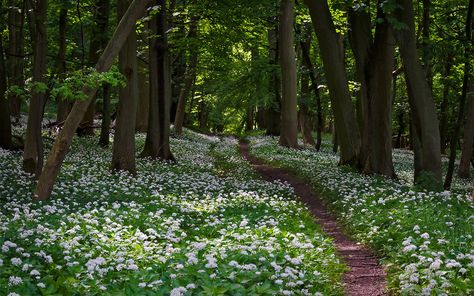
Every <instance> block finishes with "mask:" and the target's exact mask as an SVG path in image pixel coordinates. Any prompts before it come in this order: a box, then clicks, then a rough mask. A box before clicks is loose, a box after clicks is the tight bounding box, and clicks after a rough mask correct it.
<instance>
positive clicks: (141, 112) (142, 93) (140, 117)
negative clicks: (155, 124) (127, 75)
mask: <svg viewBox="0 0 474 296" xmlns="http://www.w3.org/2000/svg"><path fill="white" fill-rule="evenodd" d="M137 64H138V102H137V104H138V105H137V116H136V123H135V130H136V131H137V132H144V133H146V131H147V130H148V113H149V112H150V111H149V108H150V79H149V77H148V65H147V64H145V63H143V62H142V61H141V60H140V59H138V61H137Z"/></svg>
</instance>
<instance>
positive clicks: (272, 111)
mask: <svg viewBox="0 0 474 296" xmlns="http://www.w3.org/2000/svg"><path fill="white" fill-rule="evenodd" d="M276 19H277V20H278V18H276ZM277 36H278V25H277V24H274V27H273V28H270V29H269V30H268V43H269V61H270V65H271V66H273V67H274V69H272V73H271V79H270V84H269V92H270V94H271V95H270V102H269V103H268V104H267V106H266V108H265V111H264V113H265V116H264V117H265V126H266V129H267V131H266V134H267V135H271V136H279V135H280V123H281V122H280V109H281V80H280V75H279V71H278V70H277V69H276V66H277V65H278V60H279V55H280V54H279V44H278V37H277Z"/></svg>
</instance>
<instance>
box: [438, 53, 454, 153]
mask: <svg viewBox="0 0 474 296" xmlns="http://www.w3.org/2000/svg"><path fill="white" fill-rule="evenodd" d="M452 65H453V55H452V54H448V57H447V59H446V64H445V65H444V80H443V101H442V102H441V106H440V115H441V119H440V124H439V133H440V141H439V142H440V146H441V147H440V148H441V154H445V153H446V142H447V139H448V118H449V92H450V89H451V81H450V80H449V76H450V75H451V69H452Z"/></svg>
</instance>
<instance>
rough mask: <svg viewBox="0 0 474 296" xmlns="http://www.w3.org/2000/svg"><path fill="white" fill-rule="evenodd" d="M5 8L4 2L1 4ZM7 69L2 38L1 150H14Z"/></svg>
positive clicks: (0, 45) (0, 63) (0, 79)
mask: <svg viewBox="0 0 474 296" xmlns="http://www.w3.org/2000/svg"><path fill="white" fill-rule="evenodd" d="M0 4H1V5H0V7H3V0H2V1H1V2H0ZM0 21H1V22H2V24H0V31H3V30H4V27H3V18H0ZM6 72H7V71H6V68H5V58H4V48H3V38H0V148H3V149H11V148H12V123H11V119H10V104H9V102H8V100H7V99H6V98H5V95H6V94H5V92H6V90H7V75H6Z"/></svg>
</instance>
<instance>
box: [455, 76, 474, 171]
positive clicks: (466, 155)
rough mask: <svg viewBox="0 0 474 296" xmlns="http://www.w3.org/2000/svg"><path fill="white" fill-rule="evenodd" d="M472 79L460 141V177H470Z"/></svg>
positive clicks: (473, 110) (473, 141)
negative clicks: (462, 134) (461, 140)
mask: <svg viewBox="0 0 474 296" xmlns="http://www.w3.org/2000/svg"><path fill="white" fill-rule="evenodd" d="M473 94H474V81H473V80H471V90H470V94H469V99H468V106H469V107H468V109H467V110H468V111H467V119H466V125H465V126H464V137H463V142H462V153H461V161H460V163H459V169H458V176H459V177H460V178H470V177H471V169H470V167H471V161H472V159H473V156H474V153H473V152H474V95H473Z"/></svg>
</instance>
